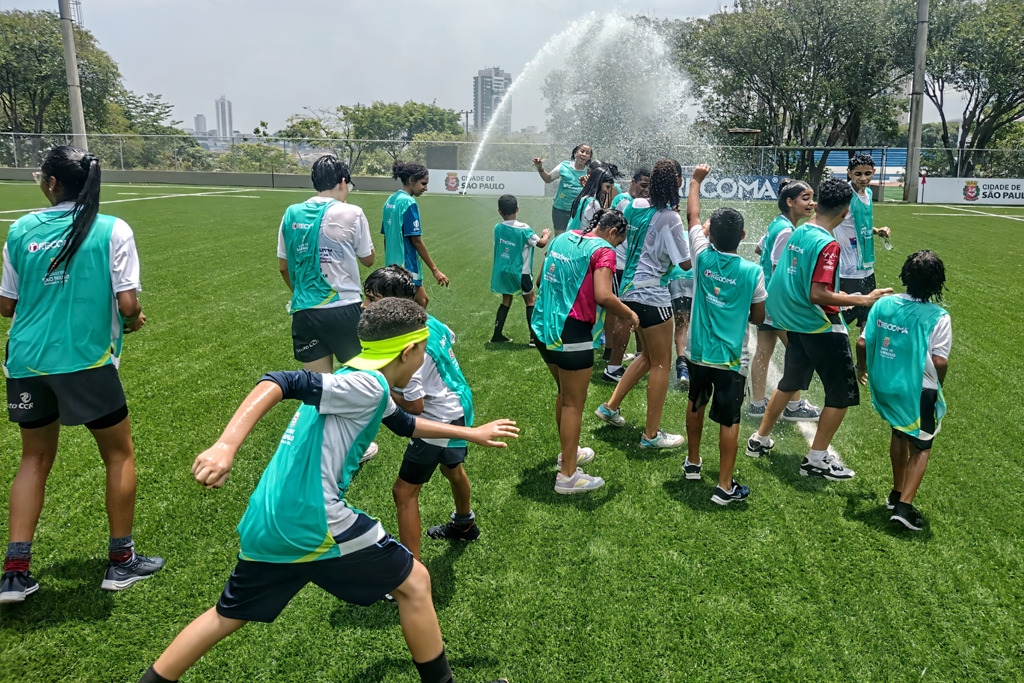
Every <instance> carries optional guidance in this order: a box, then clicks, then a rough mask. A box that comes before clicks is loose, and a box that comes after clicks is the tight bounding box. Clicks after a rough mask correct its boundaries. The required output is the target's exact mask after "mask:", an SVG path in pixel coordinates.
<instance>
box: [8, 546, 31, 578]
mask: <svg viewBox="0 0 1024 683" xmlns="http://www.w3.org/2000/svg"><path fill="white" fill-rule="evenodd" d="M31 561H32V541H15V542H14V543H8V544H7V556H6V557H4V571H5V572H27V571H28V566H29V563H30V562H31Z"/></svg>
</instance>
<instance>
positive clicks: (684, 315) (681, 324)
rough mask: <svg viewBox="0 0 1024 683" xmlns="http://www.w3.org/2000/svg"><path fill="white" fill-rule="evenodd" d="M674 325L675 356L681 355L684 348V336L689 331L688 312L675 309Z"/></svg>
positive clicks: (685, 336)
mask: <svg viewBox="0 0 1024 683" xmlns="http://www.w3.org/2000/svg"><path fill="white" fill-rule="evenodd" d="M675 326H676V358H679V357H680V356H682V355H683V352H684V351H685V350H686V338H687V336H688V333H689V331H690V312H689V311H685V310H684V311H677V312H676V314H675Z"/></svg>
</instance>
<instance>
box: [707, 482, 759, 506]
mask: <svg viewBox="0 0 1024 683" xmlns="http://www.w3.org/2000/svg"><path fill="white" fill-rule="evenodd" d="M749 495H750V487H749V486H740V485H739V484H737V483H736V480H735V479H733V480H732V489H731V490H729V491H725V490H723V489H722V487H721V486H716V487H715V492H714V493H713V494H711V502H712V503H717V504H719V505H728V504H729V503H731V502H733V501H734V500H745V499H746V497H747V496H749Z"/></svg>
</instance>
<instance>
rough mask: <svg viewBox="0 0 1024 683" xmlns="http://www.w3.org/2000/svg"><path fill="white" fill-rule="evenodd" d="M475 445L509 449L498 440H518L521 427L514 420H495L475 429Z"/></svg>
mask: <svg viewBox="0 0 1024 683" xmlns="http://www.w3.org/2000/svg"><path fill="white" fill-rule="evenodd" d="M473 432H474V434H473V438H472V439H470V441H472V442H473V443H476V444H480V445H481V446H490V447H491V448H507V447H508V444H506V443H504V442H503V441H497V440H496V439H517V438H519V427H516V423H515V421H513V420H495V421H494V422H488V423H487V424H485V425H480V426H479V427H474V428H473Z"/></svg>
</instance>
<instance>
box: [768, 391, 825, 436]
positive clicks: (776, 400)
mask: <svg viewBox="0 0 1024 683" xmlns="http://www.w3.org/2000/svg"><path fill="white" fill-rule="evenodd" d="M795 395H796V392H795V391H779V390H778V389H776V390H775V391H773V392H772V397H771V398H770V399H769V400H768V406H767V407H766V408H765V410H764V417H762V418H761V426H760V427H758V428H757V433H758V434H760V435H761V436H768V435H769V434H771V433H772V428H773V427H774V426H775V423H776V422H778V421H779V416H780V415H782V411H783V410H785V409H786V404H787V403H789V402H790V401H792V400H793V396H795ZM819 429H820V426H819Z"/></svg>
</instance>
